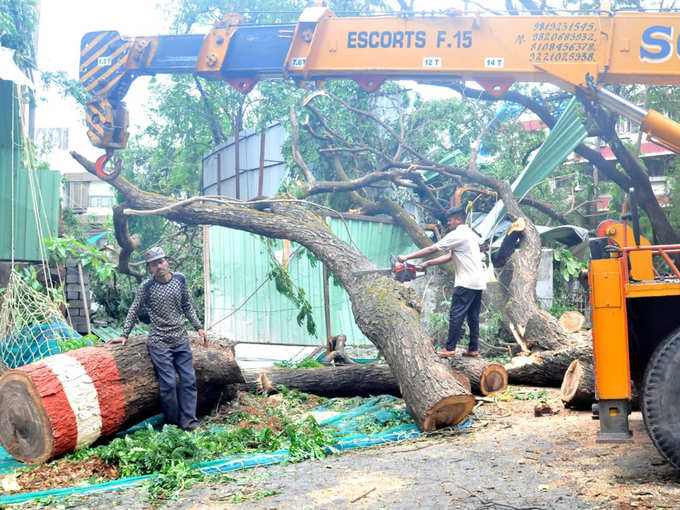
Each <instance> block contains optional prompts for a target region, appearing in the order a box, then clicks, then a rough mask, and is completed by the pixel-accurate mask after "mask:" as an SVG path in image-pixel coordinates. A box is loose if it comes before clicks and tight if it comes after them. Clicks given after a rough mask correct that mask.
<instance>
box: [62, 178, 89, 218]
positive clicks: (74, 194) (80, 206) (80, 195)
mask: <svg viewBox="0 0 680 510" xmlns="http://www.w3.org/2000/svg"><path fill="white" fill-rule="evenodd" d="M89 184H90V183H89V182H82V181H80V182H78V181H75V182H74V181H72V182H69V183H68V196H67V197H66V205H67V206H68V207H70V208H71V209H73V210H74V211H84V210H85V209H87V206H88V191H89V189H88V187H89Z"/></svg>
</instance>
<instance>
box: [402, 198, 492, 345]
mask: <svg viewBox="0 0 680 510" xmlns="http://www.w3.org/2000/svg"><path fill="white" fill-rule="evenodd" d="M465 216H466V214H465V208H464V207H453V208H451V209H449V210H448V211H446V223H447V225H448V226H449V228H450V231H449V233H448V234H446V235H445V236H444V237H443V238H442V239H441V240H440V241H438V242H437V243H435V244H433V245H432V246H428V247H427V248H423V249H422V250H418V251H416V252H413V253H409V254H408V255H399V256H398V257H397V259H398V260H399V262H406V261H407V260H410V259H417V258H422V257H425V256H427V255H431V254H433V253H437V252H438V251H448V253H447V254H446V255H442V256H440V257H437V258H434V259H430V260H426V261H424V262H422V263H421V264H420V265H419V266H418V267H420V268H422V269H425V268H426V267H428V266H434V265H439V264H445V263H446V262H449V261H453V263H454V265H455V266H456V276H455V278H456V280H455V287H454V289H453V297H452V298H451V309H450V311H449V336H448V340H447V342H446V347H445V348H444V349H442V350H441V351H439V353H438V354H439V356H441V357H444V358H449V357H452V356H455V355H456V345H457V344H458V340H460V337H461V332H462V327H463V321H464V320H465V317H467V322H468V326H469V327H470V345H469V346H468V350H467V352H466V353H464V354H463V356H471V357H477V356H479V311H480V309H481V304H482V291H483V290H484V289H486V273H485V271H484V265H483V263H482V254H481V252H480V250H479V244H480V241H481V239H480V237H479V236H478V235H477V234H476V233H475V232H474V230H472V229H471V228H470V227H469V226H468V225H467V224H466V223H465Z"/></svg>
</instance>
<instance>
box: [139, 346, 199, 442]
mask: <svg viewBox="0 0 680 510" xmlns="http://www.w3.org/2000/svg"><path fill="white" fill-rule="evenodd" d="M148 347H149V355H150V356H151V361H152V362H153V366H154V367H155V369H156V375H157V376H158V385H159V387H160V396H161V406H162V407H163V414H164V415H165V421H166V423H171V424H173V425H177V426H178V427H181V428H183V429H185V428H193V427H195V426H196V425H197V423H198V420H197V419H196V373H195V372H194V366H193V362H192V357H191V348H190V347H189V342H184V343H183V344H180V345H178V346H176V347H166V346H158V345H153V346H152V345H149V346H148Z"/></svg>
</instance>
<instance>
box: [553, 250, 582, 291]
mask: <svg viewBox="0 0 680 510" xmlns="http://www.w3.org/2000/svg"><path fill="white" fill-rule="evenodd" d="M553 261H554V262H555V264H554V266H553V269H554V276H553V279H554V280H555V284H556V285H555V286H556V287H559V288H560V289H563V288H564V286H566V284H568V283H569V281H571V280H572V279H573V278H576V277H577V276H578V275H579V274H580V273H581V271H583V270H584V269H586V267H587V265H588V264H587V262H586V261H585V260H578V259H576V258H574V256H573V255H572V254H571V252H570V251H569V250H567V249H566V248H556V249H554V250H553Z"/></svg>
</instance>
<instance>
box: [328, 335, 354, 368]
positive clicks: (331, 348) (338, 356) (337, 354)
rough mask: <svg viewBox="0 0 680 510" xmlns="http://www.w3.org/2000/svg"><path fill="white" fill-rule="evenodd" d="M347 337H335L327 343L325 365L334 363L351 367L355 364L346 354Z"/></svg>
mask: <svg viewBox="0 0 680 510" xmlns="http://www.w3.org/2000/svg"><path fill="white" fill-rule="evenodd" d="M346 342H347V337H346V336H345V335H335V336H334V337H333V338H331V339H330V340H328V341H327V342H326V355H325V356H324V359H323V360H324V362H325V363H333V364H336V365H351V364H353V363H354V361H353V360H352V358H350V357H349V356H348V355H347V353H346V352H345V343H346Z"/></svg>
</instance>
